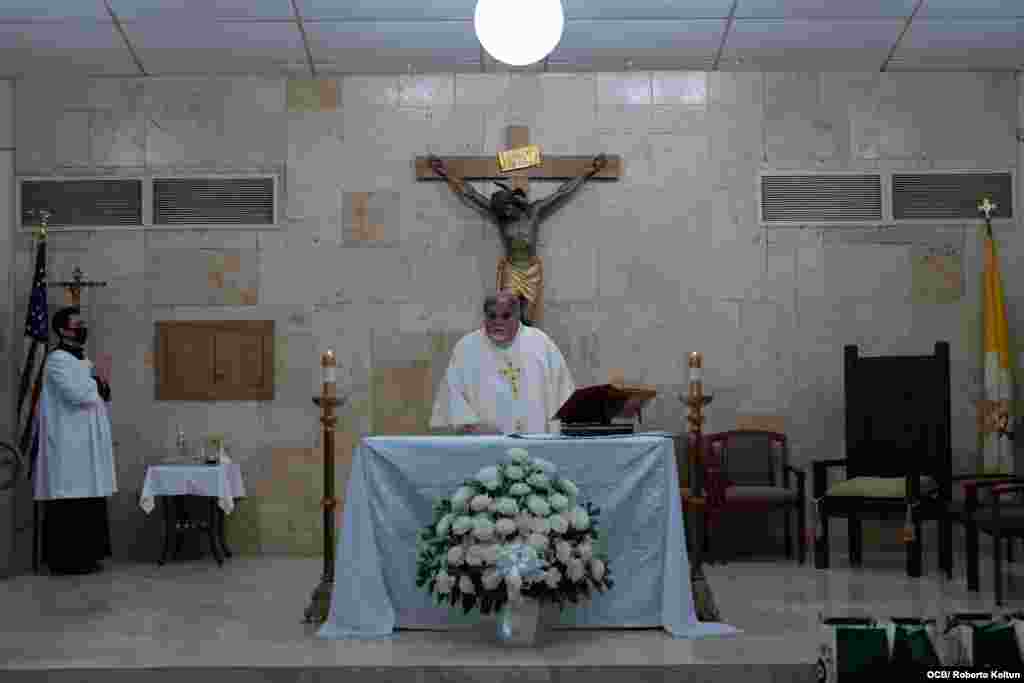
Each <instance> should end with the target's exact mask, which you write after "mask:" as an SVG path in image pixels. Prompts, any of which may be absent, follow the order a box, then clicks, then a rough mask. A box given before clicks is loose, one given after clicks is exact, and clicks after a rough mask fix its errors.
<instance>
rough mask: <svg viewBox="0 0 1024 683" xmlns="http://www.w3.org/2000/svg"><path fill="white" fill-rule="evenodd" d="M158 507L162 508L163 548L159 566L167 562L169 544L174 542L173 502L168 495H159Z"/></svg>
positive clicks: (169, 551) (169, 549)
mask: <svg viewBox="0 0 1024 683" xmlns="http://www.w3.org/2000/svg"><path fill="white" fill-rule="evenodd" d="M160 507H161V508H163V512H164V549H163V552H162V553H161V555H160V560H159V561H158V562H157V564H158V565H159V566H161V567H162V566H163V565H165V564H166V563H167V558H168V557H170V555H171V545H172V544H173V543H174V541H175V538H174V524H175V519H174V504H173V502H172V501H171V499H170V497H169V496H161V497H160Z"/></svg>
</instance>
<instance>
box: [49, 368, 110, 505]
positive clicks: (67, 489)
mask: <svg viewBox="0 0 1024 683" xmlns="http://www.w3.org/2000/svg"><path fill="white" fill-rule="evenodd" d="M44 377H45V379H44V381H43V388H42V392H41V394H40V397H39V453H38V455H37V458H38V460H37V464H36V469H35V474H34V475H33V476H34V478H35V484H34V486H35V499H36V500H55V499H61V498H106V497H108V496H112V495H113V494H115V493H117V476H116V473H115V471H114V450H113V444H112V442H111V437H110V416H109V414H108V412H107V405H106V403H105V402H104V401H103V399H101V398H100V395H99V391H98V389H97V387H96V382H95V381H94V380H93V378H92V372H91V370H90V366H89V365H88V364H87V362H86V361H82V360H79V359H78V358H75V357H74V356H72V355H71V354H70V353H68V352H66V351H60V350H57V351H54V352H52V353H51V354H50V355H49V356H48V357H47V359H46V369H45V370H44Z"/></svg>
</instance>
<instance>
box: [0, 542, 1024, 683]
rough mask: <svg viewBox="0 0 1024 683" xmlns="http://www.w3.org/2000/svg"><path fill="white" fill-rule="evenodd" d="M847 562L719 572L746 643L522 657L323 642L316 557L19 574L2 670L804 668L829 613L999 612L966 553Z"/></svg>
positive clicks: (419, 642) (601, 640) (729, 616)
mask: <svg viewBox="0 0 1024 683" xmlns="http://www.w3.org/2000/svg"><path fill="white" fill-rule="evenodd" d="M841 555H842V553H840V552H835V553H834V554H833V562H835V563H836V564H838V565H839V566H837V567H836V568H834V569H831V570H828V571H817V570H815V569H813V568H812V567H809V566H803V567H801V566H799V565H796V564H795V563H792V562H787V561H785V560H784V559H781V558H780V559H777V560H768V561H752V560H733V561H731V562H729V563H728V564H724V565H712V566H709V567H708V568H707V575H708V579H709V581H710V583H711V585H712V587H713V590H714V593H715V597H716V600H717V602H718V604H719V608H720V610H721V613H722V614H723V616H724V619H725V620H726V621H727V622H728V623H730V624H732V625H734V626H736V627H738V628H740V629H742V631H743V633H742V635H740V636H737V637H732V638H724V639H711V640H698V641H689V640H676V639H673V638H671V637H669V636H668V635H667V634H665V633H663V632H661V631H655V630H641V631H606V630H586V631H582V630H570V631H558V632H556V633H553V634H551V637H550V638H549V642H547V643H546V644H545V645H544V646H543V647H540V648H537V649H535V650H526V651H522V650H506V649H501V648H498V647H497V646H495V645H492V644H490V642H489V638H490V634H489V633H481V632H478V631H477V632H474V631H470V632H440V633H439V632H400V633H398V634H396V636H395V637H394V638H393V639H390V640H380V641H325V640H321V639H319V638H316V637H315V636H314V635H313V631H312V630H311V627H308V626H304V625H302V624H301V623H300V622H301V619H302V614H303V610H304V608H305V606H306V604H307V600H308V598H309V595H310V593H311V590H312V589H313V588H314V586H315V584H316V583H317V580H318V578H319V575H320V569H321V563H320V561H318V560H316V559H303V558H280V557H264V558H235V559H233V560H230V561H228V562H227V563H226V564H225V566H224V567H223V568H218V567H217V566H216V564H214V563H213V562H212V560H209V559H206V560H196V561H189V562H180V563H174V564H170V565H168V566H165V567H158V566H156V564H155V563H152V564H114V565H113V566H112V567H110V568H109V569H108V571H106V572H105V573H103V574H98V575H93V576H85V577H51V576H45V575H43V576H21V577H17V578H13V579H9V580H6V581H2V582H0V670H6V671H7V672H8V673H11V672H13V671H15V670H17V671H20V672H22V673H26V672H28V671H37V672H40V671H43V670H56V669H68V668H77V669H99V668H102V669H106V670H108V671H112V672H116V670H118V669H128V668H133V667H136V668H138V667H143V668H153V667H155V668H161V667H167V668H171V667H207V668H209V667H214V668H216V667H237V666H247V667H270V668H273V667H297V668H302V667H313V668H317V667H326V668H330V667H339V666H340V667H432V666H447V665H451V664H452V663H458V664H459V665H460V666H465V667H501V666H508V667H550V666H555V665H557V666H581V667H582V666H587V667H593V666H616V667H632V666H642V665H646V666H660V667H673V666H684V665H688V666H693V665H715V664H729V665H736V664H751V665H769V664H776V665H781V664H804V665H807V664H810V663H812V662H813V661H814V658H815V656H816V647H817V645H818V643H819V638H820V633H821V631H820V628H819V626H818V620H819V618H820V616H821V615H822V614H824V615H826V616H840V615H859V614H871V615H874V616H879V617H900V616H942V615H944V614H945V613H948V612H952V611H967V610H991V609H992V608H993V598H992V595H993V594H992V580H991V574H990V571H991V562H990V561H987V560H983V562H982V588H983V590H982V591H981V592H980V593H978V594H975V595H971V594H969V593H968V592H967V590H966V586H965V583H964V579H963V567H964V564H963V559H962V558H959V557H958V558H957V571H956V574H955V578H954V580H952V581H945V580H943V579H942V578H941V576H940V574H939V573H938V571H937V569H936V568H935V567H934V562H933V563H932V566H931V567H930V568H929V569H930V571H929V574H928V575H927V576H925V577H924V578H922V579H917V580H913V579H908V578H907V577H906V575H905V574H904V571H903V556H902V555H901V554H899V553H881V552H874V553H865V564H866V565H868V566H869V568H867V569H850V568H846V567H844V564H843V558H842V557H841ZM929 559H932V560H934V557H931V558H929ZM1007 595H1008V606H1009V607H1024V571H1022V569H1021V563H1019V562H1018V563H1017V565H1016V568H1015V569H1014V570H1013V572H1011V575H1010V580H1009V585H1008V593H1007ZM125 673H127V672H125ZM115 678H116V677H115ZM115 678H110V677H109V676H108V677H106V678H104V679H103V680H115ZM5 680H6V677H5ZM11 680H13V679H11ZM43 680H57V679H53V678H45V679H43ZM75 680H80V679H75ZM81 680H84V679H81ZM133 680H137V679H133ZM242 680H251V679H242ZM303 680H306V679H303ZM418 680H419V679H418ZM445 680H451V679H445ZM545 680H547V679H545ZM639 680H649V679H648V678H643V677H641V679H639ZM659 680H660V679H659ZM673 680H682V679H680V678H673ZM766 680H767V679H766ZM772 680H774V679H772Z"/></svg>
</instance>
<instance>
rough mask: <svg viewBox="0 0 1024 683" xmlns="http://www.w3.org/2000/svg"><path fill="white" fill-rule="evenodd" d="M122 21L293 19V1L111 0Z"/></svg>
mask: <svg viewBox="0 0 1024 683" xmlns="http://www.w3.org/2000/svg"><path fill="white" fill-rule="evenodd" d="M110 5H111V7H112V8H113V10H114V13H115V14H116V15H117V16H118V17H119V18H122V19H147V18H148V19H152V18H154V17H170V16H182V15H186V16H190V17H194V18H203V19H294V18H295V12H294V11H293V9H292V3H291V2H290V0H110Z"/></svg>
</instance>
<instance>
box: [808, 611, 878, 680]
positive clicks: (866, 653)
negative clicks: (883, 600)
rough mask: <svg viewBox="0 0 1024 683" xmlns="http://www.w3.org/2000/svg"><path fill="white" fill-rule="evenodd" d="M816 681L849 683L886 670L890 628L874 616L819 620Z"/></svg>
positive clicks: (868, 678) (869, 677)
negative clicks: (819, 639) (819, 631)
mask: <svg viewBox="0 0 1024 683" xmlns="http://www.w3.org/2000/svg"><path fill="white" fill-rule="evenodd" d="M822 628H823V629H824V631H823V634H822V645H821V647H820V649H819V657H818V680H819V681H821V682H822V683H849V682H850V681H866V680H873V679H874V678H875V677H876V676H879V675H882V674H885V673H886V672H888V671H889V662H890V659H891V657H892V649H891V641H890V638H889V632H888V631H889V629H887V628H886V627H885V626H884V625H880V624H879V623H878V622H877V621H875V620H874V619H869V618H865V617H839V618H831V619H823V620H822Z"/></svg>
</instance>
